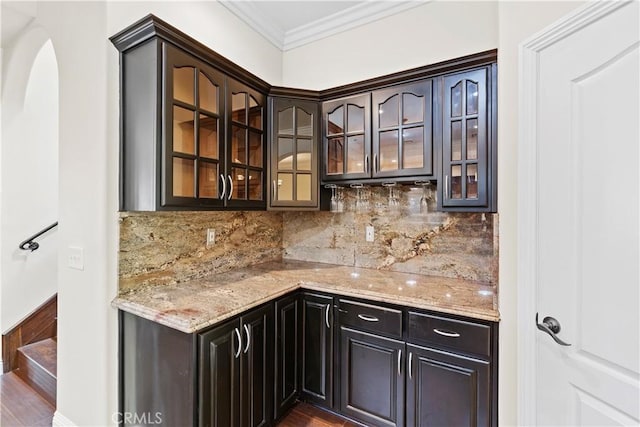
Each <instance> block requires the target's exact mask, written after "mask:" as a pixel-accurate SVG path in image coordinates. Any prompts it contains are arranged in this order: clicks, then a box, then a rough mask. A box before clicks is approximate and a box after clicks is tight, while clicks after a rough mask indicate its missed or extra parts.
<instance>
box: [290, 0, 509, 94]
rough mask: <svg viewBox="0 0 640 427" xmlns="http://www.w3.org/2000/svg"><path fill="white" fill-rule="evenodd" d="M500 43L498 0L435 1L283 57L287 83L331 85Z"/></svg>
mask: <svg viewBox="0 0 640 427" xmlns="http://www.w3.org/2000/svg"><path fill="white" fill-rule="evenodd" d="M497 46H498V5H497V3H496V2H474V1H470V2H429V3H426V4H425V5H423V6H419V7H415V8H413V9H409V10H407V11H405V12H402V13H399V14H397V15H393V16H390V17H388V18H384V19H381V20H379V21H375V22H372V23H370V24H367V25H364V26H361V27H357V28H354V29H352V30H349V31H345V32H343V33H340V34H336V35H333V36H331V37H328V38H326V39H323V40H319V41H316V42H314V43H310V44H307V45H304V46H301V47H299V48H296V49H292V50H289V51H287V52H285V53H284V55H283V67H282V72H283V77H282V80H283V84H284V85H285V86H291V87H299V88H305V89H326V88H330V87H334V86H339V85H343V84H348V83H352V82H356V81H359V80H363V79H368V78H371V77H377V76H381V75H384V74H389V73H393V72H396V71H402V70H406V69H409V68H414V67H419V66H422V65H427V64H433V63H436V62H440V61H444V60H447V59H451V58H456V57H459V56H463V55H468V54H471V53H476V52H481V51H484V50H488V49H495V48H496V47H497Z"/></svg>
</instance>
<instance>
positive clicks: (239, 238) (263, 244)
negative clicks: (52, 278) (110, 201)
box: [118, 211, 282, 292]
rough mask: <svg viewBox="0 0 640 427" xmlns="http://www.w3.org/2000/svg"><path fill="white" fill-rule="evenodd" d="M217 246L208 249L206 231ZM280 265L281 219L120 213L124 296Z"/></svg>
mask: <svg viewBox="0 0 640 427" xmlns="http://www.w3.org/2000/svg"><path fill="white" fill-rule="evenodd" d="M207 228H213V229H215V232H216V243H215V245H213V246H212V247H211V248H207V247H206V229H207ZM281 259H282V213H280V212H258V211H224V212H223V211H216V212H191V211H189V212H183V211H178V212H122V213H121V214H120V248H119V260H118V263H119V289H120V292H126V291H128V290H132V289H135V288H138V287H140V286H145V285H149V284H153V285H161V284H168V283H177V282H182V281H185V280H189V279H195V278H199V277H203V276H207V275H210V274H212V273H219V272H225V271H229V270H232V269H234V268H242V267H246V266H249V265H252V264H256V263H259V262H265V261H278V260H281Z"/></svg>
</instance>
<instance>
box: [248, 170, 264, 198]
mask: <svg viewBox="0 0 640 427" xmlns="http://www.w3.org/2000/svg"><path fill="white" fill-rule="evenodd" d="M249 200H262V173H261V172H258V171H251V170H250V171H249Z"/></svg>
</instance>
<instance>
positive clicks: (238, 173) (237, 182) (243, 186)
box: [231, 168, 247, 200]
mask: <svg viewBox="0 0 640 427" xmlns="http://www.w3.org/2000/svg"><path fill="white" fill-rule="evenodd" d="M231 179H232V180H233V193H232V194H233V198H234V199H241V200H246V199H247V171H246V170H245V169H240V168H231Z"/></svg>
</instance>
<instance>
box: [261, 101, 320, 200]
mask: <svg viewBox="0 0 640 427" xmlns="http://www.w3.org/2000/svg"><path fill="white" fill-rule="evenodd" d="M318 111H319V108H318V104H317V103H315V102H311V101H302V100H295V99H288V98H272V100H271V123H272V124H271V150H270V165H271V168H270V178H269V183H270V188H269V189H268V191H269V206H270V207H271V208H287V207H291V208H318V207H319V198H318V193H319V191H318V186H319V180H318V140H319V138H318V133H319V126H318V123H319V117H318Z"/></svg>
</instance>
